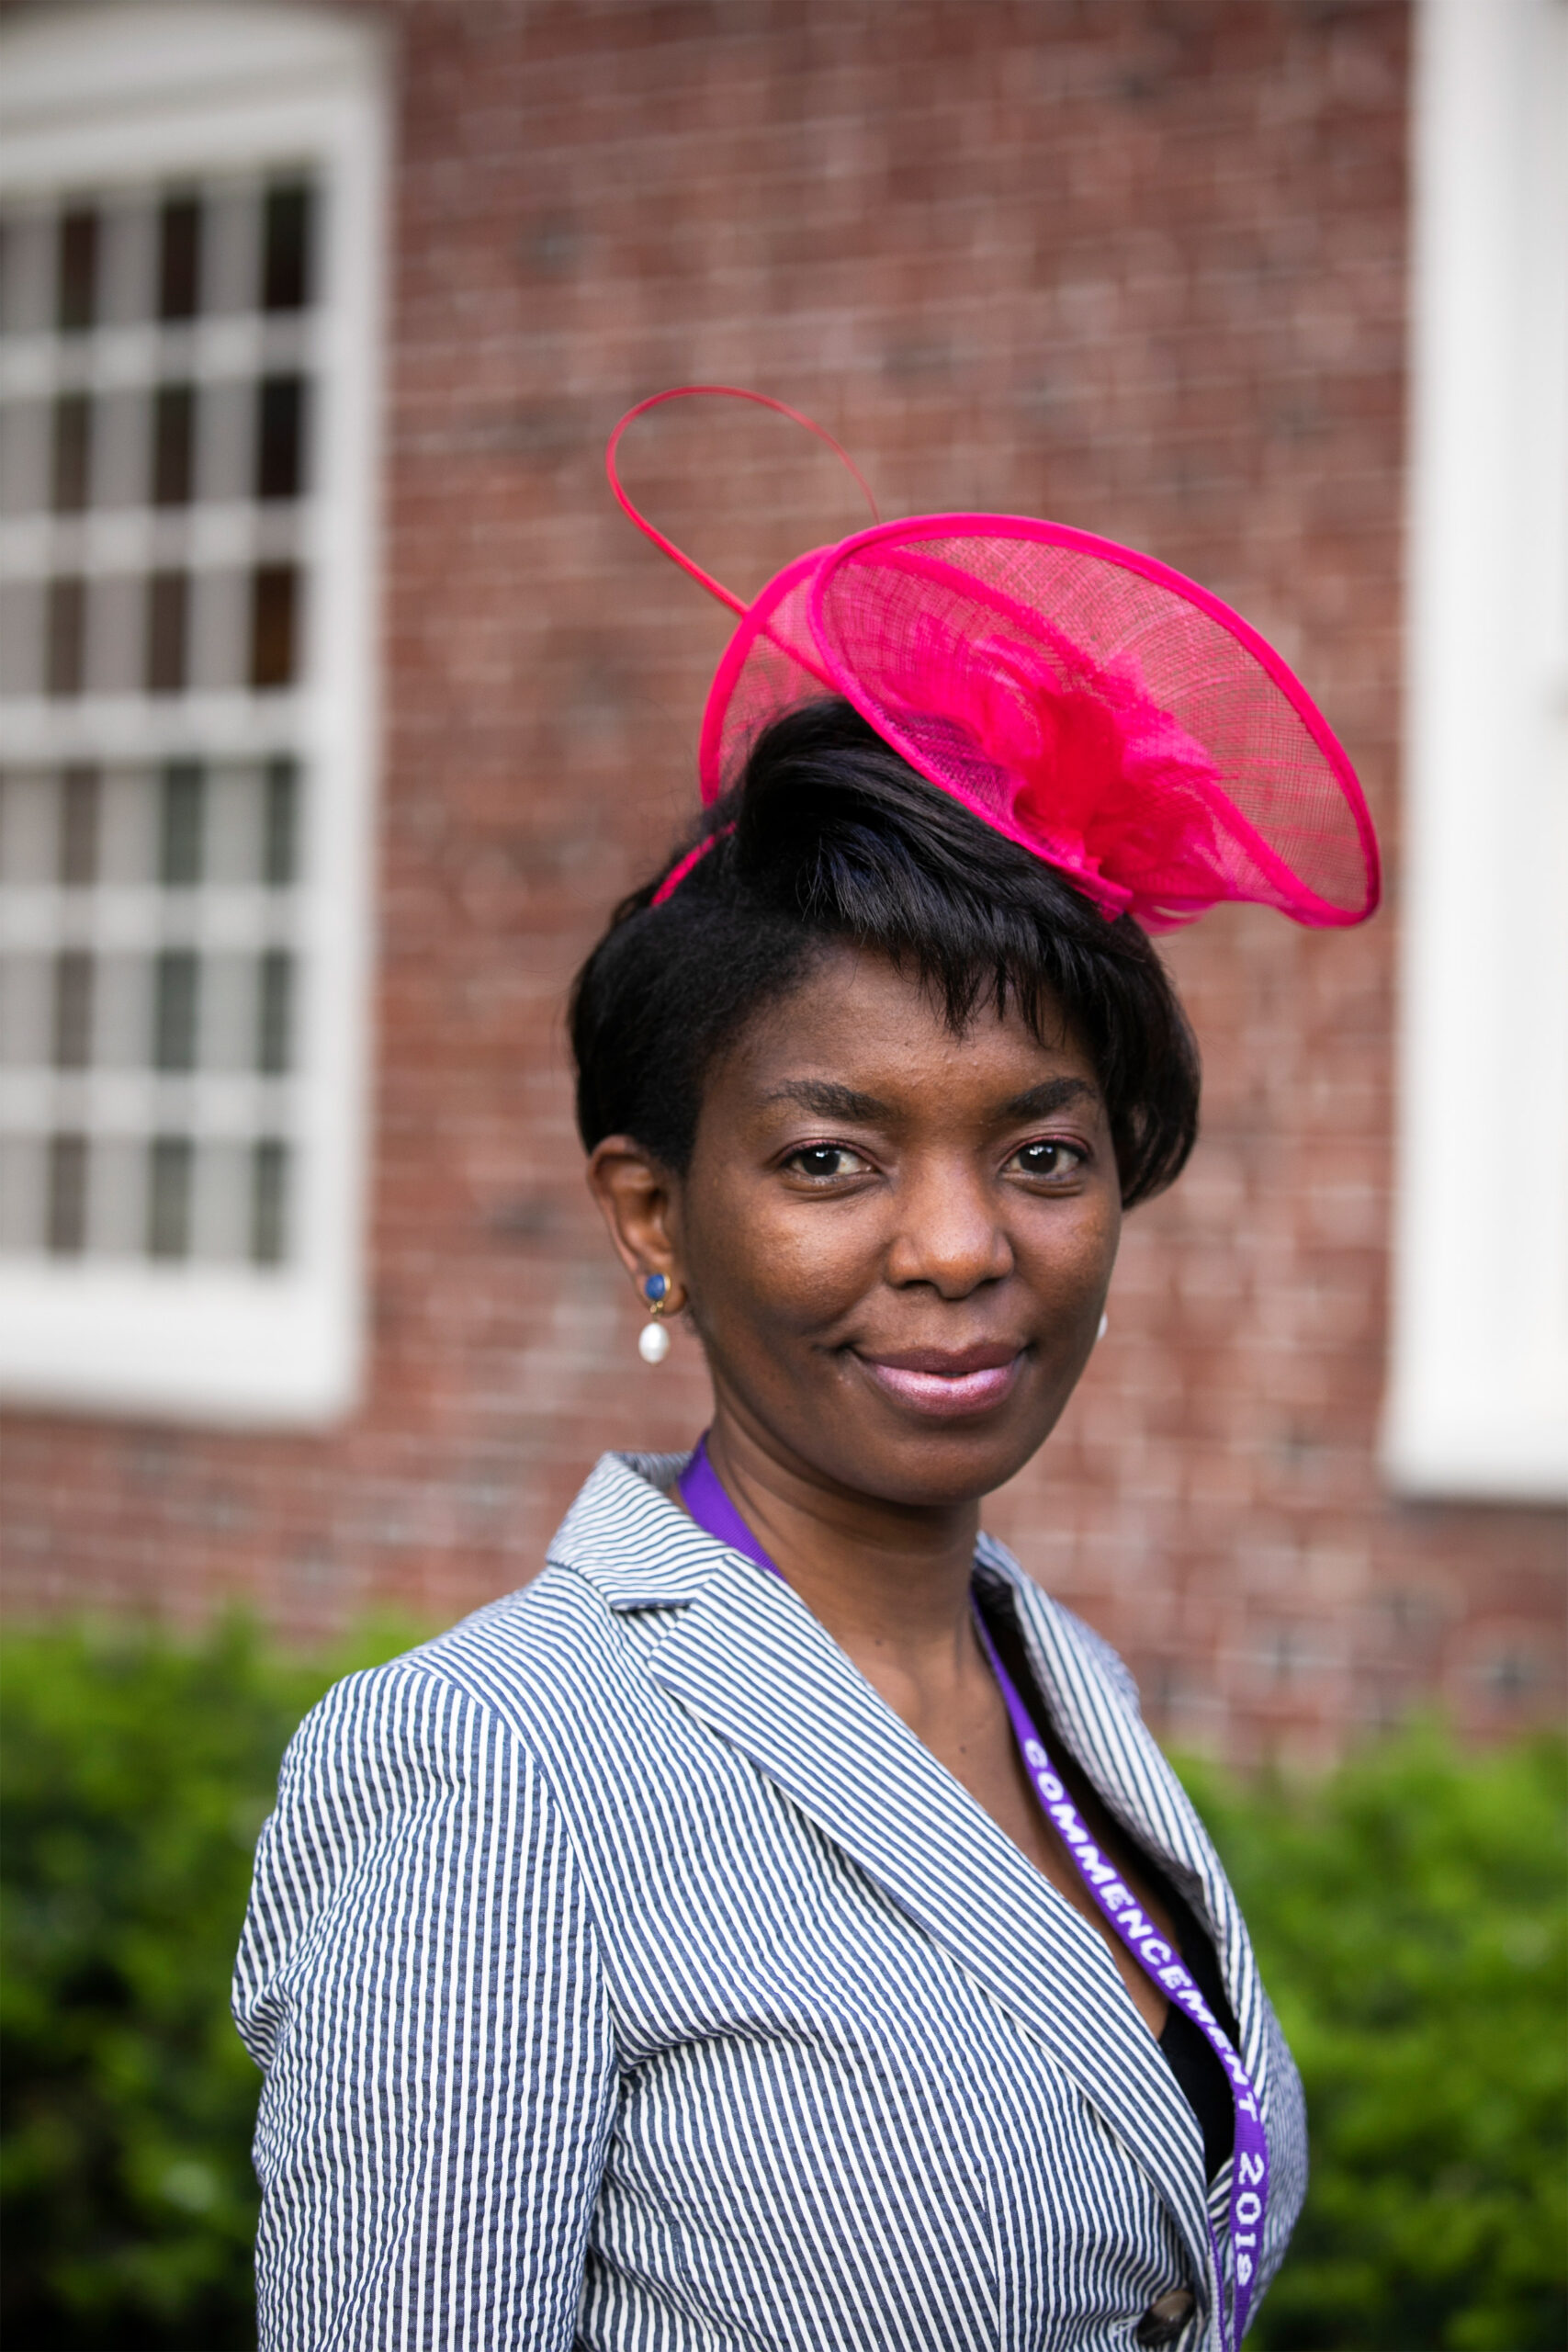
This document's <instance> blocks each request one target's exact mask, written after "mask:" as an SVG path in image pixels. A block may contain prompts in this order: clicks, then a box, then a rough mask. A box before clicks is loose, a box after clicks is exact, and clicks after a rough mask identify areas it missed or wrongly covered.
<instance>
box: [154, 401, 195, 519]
mask: <svg viewBox="0 0 1568 2352" xmlns="http://www.w3.org/2000/svg"><path fill="white" fill-rule="evenodd" d="M195 454H196V394H195V392H194V391H193V390H192V389H191V387H190V385H189V384H160V385H159V387H158V390H157V396H156V398H155V399H154V401H153V403H152V503H153V505H154V506H188V505H189V504H190V497H191V484H192V479H193V476H194V474H195V470H196V469H195V464H194V459H195Z"/></svg>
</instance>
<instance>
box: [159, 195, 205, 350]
mask: <svg viewBox="0 0 1568 2352" xmlns="http://www.w3.org/2000/svg"><path fill="white" fill-rule="evenodd" d="M200 306H201V206H200V203H199V202H198V200H197V198H195V197H194V196H171V197H165V198H164V205H163V209H162V211H161V213H160V215H159V220H158V316H159V317H160V318H161V319H167V320H175V319H194V318H195V316H196V314H197V311H198V310H199V308H200Z"/></svg>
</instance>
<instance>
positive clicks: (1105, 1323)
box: [1094, 1315, 1111, 1347]
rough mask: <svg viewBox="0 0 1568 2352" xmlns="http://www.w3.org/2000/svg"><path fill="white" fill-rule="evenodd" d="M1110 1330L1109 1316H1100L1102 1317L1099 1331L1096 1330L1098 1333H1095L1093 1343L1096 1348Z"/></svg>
mask: <svg viewBox="0 0 1568 2352" xmlns="http://www.w3.org/2000/svg"><path fill="white" fill-rule="evenodd" d="M1110 1329H1111V1317H1110V1316H1109V1315H1102V1316H1101V1317H1100V1329H1099V1330H1098V1331H1097V1332H1096V1333H1095V1335H1094V1342H1095V1345H1096V1347H1098V1346H1099V1345H1100V1340H1103V1339H1104V1337H1105V1335H1106V1333H1107V1331H1109V1330H1110Z"/></svg>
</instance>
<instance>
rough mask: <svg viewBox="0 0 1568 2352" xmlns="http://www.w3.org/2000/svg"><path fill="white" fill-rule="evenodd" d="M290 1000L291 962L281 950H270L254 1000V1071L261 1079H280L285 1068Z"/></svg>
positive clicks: (271, 948) (267, 953)
mask: <svg viewBox="0 0 1568 2352" xmlns="http://www.w3.org/2000/svg"><path fill="white" fill-rule="evenodd" d="M293 1000H294V959H293V957H292V956H289V955H288V954H287V953H286V951H285V950H284V949H282V948H281V947H269V948H268V949H267V951H266V954H265V956H263V957H262V959H261V982H260V987H259V989H258V991H257V998H256V1068H257V1069H258V1070H260V1071H261V1072H262V1074H263V1076H264V1077H266V1078H279V1077H281V1076H282V1074H283V1072H284V1071H285V1070H286V1069H288V1059H289V1029H290V1023H291V1015H292V1012H293Z"/></svg>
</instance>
